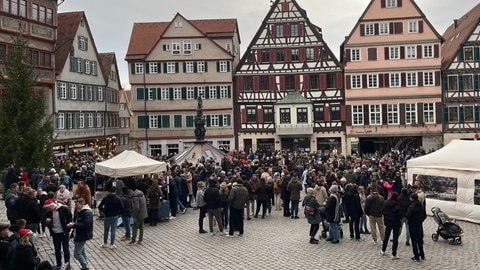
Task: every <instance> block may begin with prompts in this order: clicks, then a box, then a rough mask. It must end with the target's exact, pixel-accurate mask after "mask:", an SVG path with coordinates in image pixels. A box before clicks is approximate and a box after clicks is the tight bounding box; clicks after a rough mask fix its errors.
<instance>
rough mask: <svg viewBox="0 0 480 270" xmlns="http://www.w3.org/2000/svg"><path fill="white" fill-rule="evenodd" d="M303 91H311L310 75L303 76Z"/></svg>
mask: <svg viewBox="0 0 480 270" xmlns="http://www.w3.org/2000/svg"><path fill="white" fill-rule="evenodd" d="M303 90H304V91H309V90H310V75H308V74H303Z"/></svg>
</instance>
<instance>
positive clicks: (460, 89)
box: [458, 74, 463, 91]
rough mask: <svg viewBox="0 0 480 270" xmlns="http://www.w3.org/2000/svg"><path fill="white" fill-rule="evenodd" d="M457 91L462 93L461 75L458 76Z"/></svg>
mask: <svg viewBox="0 0 480 270" xmlns="http://www.w3.org/2000/svg"><path fill="white" fill-rule="evenodd" d="M458 91H463V75H461V74H459V75H458Z"/></svg>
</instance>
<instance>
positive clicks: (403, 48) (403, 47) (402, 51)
mask: <svg viewBox="0 0 480 270" xmlns="http://www.w3.org/2000/svg"><path fill="white" fill-rule="evenodd" d="M400 59H405V46H400Z"/></svg>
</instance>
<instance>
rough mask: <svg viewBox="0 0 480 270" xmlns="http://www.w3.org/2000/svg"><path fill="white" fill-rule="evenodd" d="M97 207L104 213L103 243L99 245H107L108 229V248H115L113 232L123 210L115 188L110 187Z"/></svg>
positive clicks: (104, 246)
mask: <svg viewBox="0 0 480 270" xmlns="http://www.w3.org/2000/svg"><path fill="white" fill-rule="evenodd" d="M98 209H99V210H100V211H102V212H104V213H105V219H104V221H103V244H102V246H101V247H103V248H106V247H107V240H108V232H109V231H110V248H111V249H115V248H117V246H116V245H115V233H116V231H117V224H118V217H119V216H120V215H121V214H122V212H123V205H122V200H121V199H120V197H119V196H118V195H117V188H116V187H111V188H110V193H109V194H108V195H107V196H105V198H103V200H102V202H100V205H99V206H98Z"/></svg>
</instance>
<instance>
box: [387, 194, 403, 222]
mask: <svg viewBox="0 0 480 270" xmlns="http://www.w3.org/2000/svg"><path fill="white" fill-rule="evenodd" d="M401 220H402V212H401V211H400V203H399V202H398V200H386V201H384V203H383V223H385V226H386V227H390V228H394V227H397V228H399V227H400V225H401Z"/></svg>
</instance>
